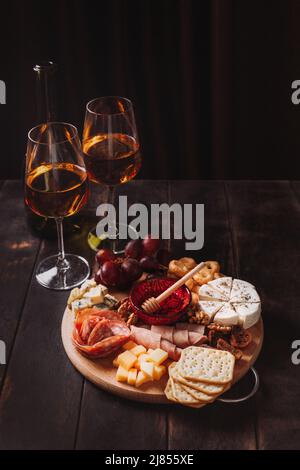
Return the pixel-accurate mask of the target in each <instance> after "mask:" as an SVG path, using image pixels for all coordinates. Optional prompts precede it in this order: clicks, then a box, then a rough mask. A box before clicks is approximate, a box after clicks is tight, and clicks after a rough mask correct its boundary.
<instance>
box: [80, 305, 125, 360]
mask: <svg viewBox="0 0 300 470" xmlns="http://www.w3.org/2000/svg"><path fill="white" fill-rule="evenodd" d="M85 310H88V312H87V311H85V312H84V313H83V314H81V315H80V316H79V318H76V321H75V325H74V330H73V338H72V339H73V344H74V346H75V347H76V348H77V349H78V350H79V351H80V352H81V353H82V354H84V355H86V356H88V357H93V358H100V357H106V356H108V355H110V354H111V353H113V352H115V351H117V350H118V349H119V348H120V347H121V346H122V345H123V344H125V343H126V342H127V341H128V339H129V338H130V335H131V333H130V330H129V328H127V326H126V325H125V323H124V322H123V321H120V320H119V319H111V318H113V317H114V318H116V316H115V315H110V314H111V313H114V312H112V311H110V310H99V309H85ZM107 312H110V314H108V313H107ZM106 317H110V318H106ZM117 318H118V317H117Z"/></svg>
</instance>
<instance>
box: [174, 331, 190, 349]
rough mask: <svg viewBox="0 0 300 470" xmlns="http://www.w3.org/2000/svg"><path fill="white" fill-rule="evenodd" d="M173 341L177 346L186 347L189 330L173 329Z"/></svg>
mask: <svg viewBox="0 0 300 470" xmlns="http://www.w3.org/2000/svg"><path fill="white" fill-rule="evenodd" d="M174 343H175V344H176V346H178V347H179V348H182V349H184V348H187V347H188V346H190V341H189V332H188V330H176V329H175V331H174Z"/></svg>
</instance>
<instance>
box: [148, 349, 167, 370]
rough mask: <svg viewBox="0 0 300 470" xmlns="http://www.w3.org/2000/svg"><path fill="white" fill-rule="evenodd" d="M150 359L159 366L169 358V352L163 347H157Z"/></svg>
mask: <svg viewBox="0 0 300 470" xmlns="http://www.w3.org/2000/svg"><path fill="white" fill-rule="evenodd" d="M149 359H150V361H153V362H155V364H156V365H158V366H159V365H160V364H161V363H162V362H164V361H165V360H166V359H168V353H167V352H166V351H163V350H162V349H159V348H157V349H155V351H153V352H152V353H150V354H149Z"/></svg>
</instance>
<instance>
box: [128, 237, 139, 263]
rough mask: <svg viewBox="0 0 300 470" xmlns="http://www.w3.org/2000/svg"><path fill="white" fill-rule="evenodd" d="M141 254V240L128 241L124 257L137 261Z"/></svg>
mask: <svg viewBox="0 0 300 470" xmlns="http://www.w3.org/2000/svg"><path fill="white" fill-rule="evenodd" d="M141 254H142V242H141V240H130V241H129V242H128V243H127V245H126V246H125V256H128V258H135V259H139V257H140V256H141Z"/></svg>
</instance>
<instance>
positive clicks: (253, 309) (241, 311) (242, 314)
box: [232, 302, 261, 329]
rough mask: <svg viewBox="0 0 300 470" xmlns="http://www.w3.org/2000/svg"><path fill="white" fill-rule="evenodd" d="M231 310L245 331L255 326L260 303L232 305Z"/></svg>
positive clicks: (258, 315)
mask: <svg viewBox="0 0 300 470" xmlns="http://www.w3.org/2000/svg"><path fill="white" fill-rule="evenodd" d="M232 306H233V308H234V309H235V311H236V313H237V315H238V317H239V324H240V325H241V326H242V327H243V328H245V329H247V328H251V326H253V325H255V323H256V322H257V321H258V320H259V317H260V313H261V305H260V302H248V303H235V302H233V303H232Z"/></svg>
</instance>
